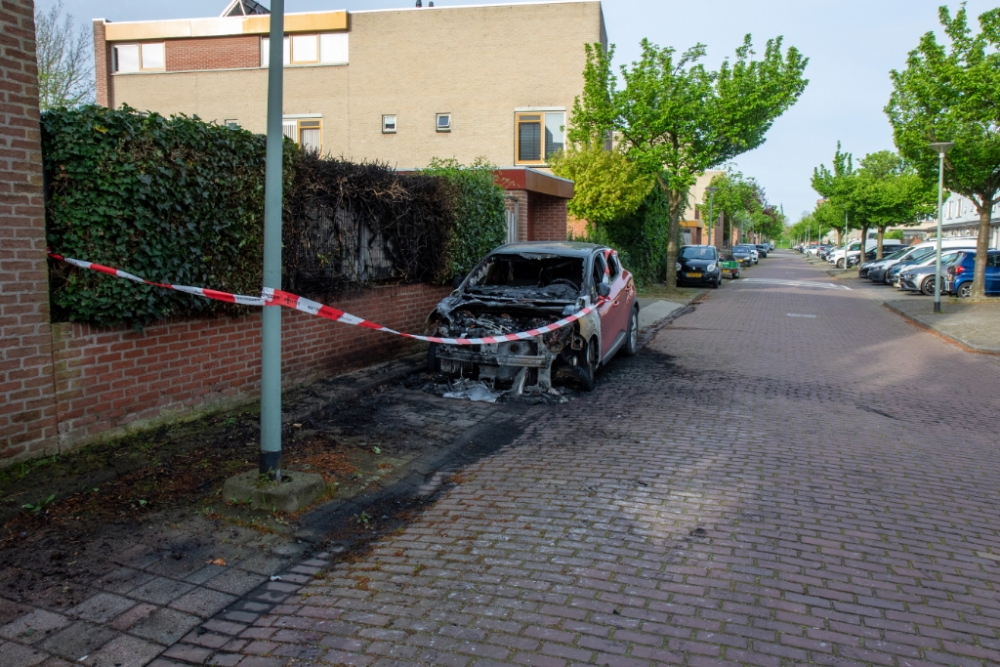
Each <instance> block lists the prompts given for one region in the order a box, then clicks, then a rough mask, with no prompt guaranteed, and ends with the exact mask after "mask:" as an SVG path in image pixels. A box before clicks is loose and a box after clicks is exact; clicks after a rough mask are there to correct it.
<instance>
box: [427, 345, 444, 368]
mask: <svg viewBox="0 0 1000 667" xmlns="http://www.w3.org/2000/svg"><path fill="white" fill-rule="evenodd" d="M437 348H438V343H431V344H430V347H428V348H427V372H428V373H439V372H441V362H440V361H438V358H437Z"/></svg>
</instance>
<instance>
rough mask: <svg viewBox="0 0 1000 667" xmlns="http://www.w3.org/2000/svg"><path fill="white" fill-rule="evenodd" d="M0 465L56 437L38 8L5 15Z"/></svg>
mask: <svg viewBox="0 0 1000 667" xmlns="http://www.w3.org/2000/svg"><path fill="white" fill-rule="evenodd" d="M0 35H2V37H0V221H2V222H0V460H4V459H10V458H12V457H27V456H33V455H37V454H38V453H40V452H41V451H43V450H44V448H45V447H46V446H47V444H48V443H50V442H51V440H52V438H53V436H54V435H55V430H56V411H55V397H54V390H55V387H54V384H53V381H52V345H51V337H50V333H49V301H48V293H49V288H48V272H47V268H46V265H45V263H46V259H45V211H44V208H43V200H42V152H41V145H40V132H39V126H38V84H37V67H36V64H35V25H34V6H33V3H32V1H31V0H3V2H2V11H0Z"/></svg>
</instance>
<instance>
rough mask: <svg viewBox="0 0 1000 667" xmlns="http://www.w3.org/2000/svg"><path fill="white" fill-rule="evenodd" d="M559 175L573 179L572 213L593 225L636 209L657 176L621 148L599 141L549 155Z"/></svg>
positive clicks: (570, 209)
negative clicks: (626, 156) (642, 167)
mask: <svg viewBox="0 0 1000 667" xmlns="http://www.w3.org/2000/svg"><path fill="white" fill-rule="evenodd" d="M549 166H551V167H552V173H554V174H555V175H556V176H561V177H563V178H568V179H570V180H571V181H573V184H574V194H573V198H572V199H570V200H569V204H567V207H566V209H567V211H568V212H569V213H570V215H572V216H574V217H576V218H580V219H582V220H586V221H587V222H588V223H589V224H591V225H605V224H609V223H612V222H613V221H615V220H619V219H621V218H624V217H625V216H628V215H631V214H632V213H634V212H635V211H636V210H637V209H638V208H639V206H640V205H641V204H642V202H643V200H645V199H646V195H648V194H649V191H650V189H652V187H653V179H652V178H650V177H648V176H647V175H646V174H644V173H642V172H641V171H640V170H639V168H638V167H637V166H636V165H635V164H634V163H632V162H629V161H628V160H627V159H626V158H625V156H624V155H622V154H621V152H620V151H618V150H607V149H606V148H605V147H604V146H602V145H601V143H600V142H599V141H596V140H588V141H587V142H586V143H584V144H582V145H571V146H570V148H569V150H567V151H565V152H560V153H559V154H557V155H555V156H553V157H551V158H550V159H549Z"/></svg>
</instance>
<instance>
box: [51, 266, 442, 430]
mask: <svg viewBox="0 0 1000 667" xmlns="http://www.w3.org/2000/svg"><path fill="white" fill-rule="evenodd" d="M449 291H450V288H448V287H429V286H427V285H396V286H387V287H379V288H374V289H372V290H367V291H365V292H364V293H362V294H359V295H357V296H353V297H348V298H343V299H341V300H339V301H332V302H329V305H332V306H335V307H337V308H340V309H342V310H345V311H348V312H350V313H353V314H355V315H359V316H362V317H366V318H369V319H371V320H374V321H376V322H378V323H379V324H382V325H385V326H387V327H390V328H393V329H396V330H397V331H408V332H416V333H422V332H423V326H424V321H425V318H426V317H427V315H428V314H429V313H430V312H431V310H432V309H433V308H434V306H435V305H436V304H437V302H438V301H440V300H441V299H442V298H443V297H444V296H446V295H447V294H448V292H449ZM53 338H54V341H55V343H54V345H55V350H54V356H55V360H56V381H57V395H58V417H59V444H60V447H61V448H65V447H68V446H72V445H74V444H77V443H81V442H86V441H89V440H93V439H95V438H96V437H97V436H99V435H101V434H104V435H106V436H107V435H110V434H113V433H116V432H121V431H123V430H124V429H125V428H126V427H129V426H133V427H134V426H139V425H149V424H151V423H156V422H157V421H162V420H164V419H168V418H170V417H171V416H176V415H178V414H183V413H186V412H191V411H194V410H201V409H208V408H213V407H220V406H224V405H226V404H232V403H235V402H239V401H241V400H246V399H248V398H251V397H252V396H254V395H255V394H257V393H258V392H259V384H260V358H259V356H260V314H259V313H254V314H251V315H248V316H246V317H241V318H218V319H204V318H201V319H177V320H168V321H164V322H158V323H155V324H153V325H151V326H149V327H146V329H144V330H143V331H141V332H136V331H133V330H131V329H110V330H109V329H96V328H94V327H91V326H89V325H86V324H76V323H63V324H54V325H53ZM418 345H419V343H415V342H413V341H408V340H406V339H404V338H401V337H398V336H392V335H389V334H384V333H379V332H376V331H370V330H366V329H361V328H358V327H352V326H348V325H344V324H338V323H336V322H330V321H328V320H323V319H320V318H318V317H313V316H311V315H306V314H304V313H299V312H297V311H292V310H288V309H285V310H283V311H282V348H283V351H284V358H283V363H282V375H283V379H284V383H285V384H286V385H296V384H302V383H305V382H307V381H309V380H313V379H316V378H318V377H320V376H323V375H330V374H336V373H342V372H345V371H347V370H352V369H354V368H359V367H361V366H364V365H366V364H370V363H373V362H376V361H380V360H384V359H386V358H388V357H391V356H394V355H396V354H400V353H402V352H405V351H407V350H412V349H415V348H416V346H418Z"/></svg>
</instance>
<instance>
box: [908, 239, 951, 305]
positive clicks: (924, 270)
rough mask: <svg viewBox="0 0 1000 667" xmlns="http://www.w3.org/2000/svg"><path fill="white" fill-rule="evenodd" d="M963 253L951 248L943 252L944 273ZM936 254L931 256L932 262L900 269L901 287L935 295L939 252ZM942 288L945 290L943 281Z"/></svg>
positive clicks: (942, 267) (942, 269)
mask: <svg viewBox="0 0 1000 667" xmlns="http://www.w3.org/2000/svg"><path fill="white" fill-rule="evenodd" d="M961 254H962V253H961V251H959V250H949V251H948V252H942V253H941V272H942V275H943V274H944V271H945V270H946V269H947V267H948V266H949V265H951V263H952V262H954V261H956V260H957V259H958V258H959V257H960V256H961ZM934 255H935V256H933V257H931V261H930V263H927V264H921V265H918V266H911V267H909V268H906V269H903V270H902V271H900V273H899V288H900V289H901V290H904V291H908V292H920V293H921V294H925V295H927V296H934V276H936V275H937V257H936V255H937V253H936V252H935V253H934ZM941 288H942V291H943V289H944V285H943V281H942V286H941Z"/></svg>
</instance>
